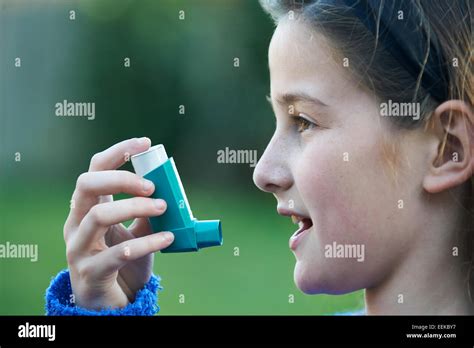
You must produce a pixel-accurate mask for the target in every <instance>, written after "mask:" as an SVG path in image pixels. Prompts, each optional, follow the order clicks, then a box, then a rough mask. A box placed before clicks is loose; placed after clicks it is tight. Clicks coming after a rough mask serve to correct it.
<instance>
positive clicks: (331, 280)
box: [293, 261, 361, 295]
mask: <svg viewBox="0 0 474 348" xmlns="http://www.w3.org/2000/svg"><path fill="white" fill-rule="evenodd" d="M323 268H324V267H321V266H319V267H318V266H317V265H305V264H304V263H303V262H301V261H299V262H297V263H296V265H295V270H294V274H293V277H294V281H295V285H296V286H297V287H298V289H300V290H301V291H302V292H303V293H305V294H307V295H317V294H327V295H342V294H347V293H350V292H353V291H357V290H360V289H361V287H359V286H356V284H352V281H351V279H350V277H341V276H338V275H337V274H336V273H335V270H334V269H332V270H328V271H327V272H324V271H323ZM315 270H317V271H315Z"/></svg>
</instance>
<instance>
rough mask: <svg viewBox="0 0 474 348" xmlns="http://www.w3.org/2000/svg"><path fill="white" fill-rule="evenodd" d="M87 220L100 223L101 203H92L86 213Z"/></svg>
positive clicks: (96, 223)
mask: <svg viewBox="0 0 474 348" xmlns="http://www.w3.org/2000/svg"><path fill="white" fill-rule="evenodd" d="M87 215H88V216H89V220H90V221H91V222H92V223H93V224H95V225H101V223H102V204H97V205H94V206H93V207H92V208H91V209H90V210H89V212H88V213H87Z"/></svg>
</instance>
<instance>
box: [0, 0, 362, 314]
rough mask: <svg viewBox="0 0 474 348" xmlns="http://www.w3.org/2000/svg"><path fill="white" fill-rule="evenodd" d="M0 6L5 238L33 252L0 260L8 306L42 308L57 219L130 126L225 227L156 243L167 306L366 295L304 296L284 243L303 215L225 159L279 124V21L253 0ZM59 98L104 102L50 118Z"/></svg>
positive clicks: (57, 250)
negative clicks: (294, 215) (210, 236)
mask: <svg viewBox="0 0 474 348" xmlns="http://www.w3.org/2000/svg"><path fill="white" fill-rule="evenodd" d="M0 4H1V6H0V45H1V49H0V69H1V70H0V72H1V78H0V80H1V85H0V97H1V100H0V112H1V115H0V117H1V118H0V164H1V167H0V170H1V171H0V174H1V177H0V243H6V242H7V241H9V242H10V243H16V244H37V245H38V249H39V260H38V261H37V262H36V263H33V262H30V261H29V260H28V259H0V314H3V315H17V314H38V315H41V314H43V313H44V310H43V307H44V291H45V289H46V287H47V286H48V284H49V282H50V280H51V277H52V276H54V275H55V274H56V273H57V272H58V271H59V270H61V269H62V268H65V267H66V266H67V264H66V260H65V247H64V242H63V239H62V228H63V224H64V221H65V219H66V216H67V214H68V210H69V200H70V197H71V194H72V191H73V190H74V186H75V181H76V178H77V176H78V175H79V174H80V173H82V172H84V171H86V170H87V167H88V162H89V159H90V157H91V156H92V155H93V154H94V153H96V152H98V151H101V150H103V149H105V148H107V147H109V146H110V145H112V144H114V143H116V142H118V141H121V140H123V139H126V138H130V137H135V136H148V137H150V138H151V139H152V141H153V143H163V144H165V145H166V149H167V152H168V154H170V155H172V156H173V157H174V158H175V161H176V164H177V167H178V169H179V171H180V175H181V178H182V181H183V184H184V186H185V188H186V191H187V195H188V199H189V201H190V204H191V207H192V209H193V213H194V215H195V216H196V217H198V218H202V219H206V218H219V219H221V220H222V223H223V234H224V245H223V246H222V247H219V248H209V249H204V250H201V251H200V252H198V253H187V254H157V255H156V258H155V272H156V273H157V274H159V275H160V276H161V277H162V285H163V286H164V291H163V292H161V294H160V301H159V304H160V306H161V312H160V313H161V314H162V315H174V314H226V315H227V314H251V315H253V314H270V315H271V314H275V315H282V314H331V313H335V312H342V311H348V310H354V309H358V308H361V307H362V305H363V299H362V294H361V293H360V292H358V293H353V294H349V295H344V296H326V295H318V296H308V295H304V294H303V293H301V292H300V291H299V290H298V289H297V288H296V287H295V285H294V283H293V267H294V257H293V255H292V253H291V252H290V250H289V248H288V238H289V236H290V235H291V234H292V232H293V230H294V229H295V227H294V225H293V224H292V223H291V221H289V219H287V218H283V217H280V216H279V215H277V213H276V201H275V199H274V198H273V197H272V196H271V195H268V194H264V193H261V192H260V191H258V190H257V188H256V187H255V186H254V185H253V182H252V171H253V168H251V167H250V166H249V165H248V164H219V163H217V160H216V159H217V151H218V150H221V149H225V147H229V148H231V149H250V150H257V152H258V157H260V155H261V154H262V153H263V150H264V149H265V145H266V144H267V142H268V141H269V139H270V137H271V135H272V132H273V127H274V119H273V115H272V112H271V110H270V107H269V106H268V104H267V102H266V101H265V95H266V94H267V93H268V91H269V76H268V69H267V47H268V43H269V41H270V38H271V35H272V31H273V23H272V22H271V20H270V19H269V18H268V17H267V16H266V15H265V14H264V13H263V11H262V10H261V8H260V7H259V5H258V2H257V1H256V0H193V1H183V0H181V1H178V0H168V1H161V0H160V1H158V0H155V1H152V0H135V1H134V0H84V1H60V0H48V1H45V0H35V1H33V0H31V1H18V0H0ZM71 10H73V11H75V20H70V11H71ZM180 11H184V16H185V18H184V20H181V19H180V18H179V15H180ZM181 14H182V13H181ZM17 57H19V58H21V67H15V65H14V63H15V58H17ZM126 57H128V58H130V62H131V65H130V67H125V66H124V59H125V58H126ZM235 58H238V59H239V66H238V67H235V66H234V62H235ZM64 99H66V100H68V101H71V102H95V104H96V117H95V120H87V118H86V117H56V116H55V107H54V106H55V104H56V103H57V102H62V101H63V100H64ZM180 105H184V106H185V114H184V115H183V114H180V113H179V106H180ZM18 153H19V154H20V155H21V160H20V161H15V156H16V155H17V154H18ZM125 168H126V169H129V170H131V165H130V164H129V163H127V164H126V165H125ZM236 247H237V248H239V256H235V255H234V251H235V248H236ZM181 294H183V295H184V298H185V302H184V303H180V301H179V296H180V295H181ZM291 296H294V302H293V303H292V301H290V298H291Z"/></svg>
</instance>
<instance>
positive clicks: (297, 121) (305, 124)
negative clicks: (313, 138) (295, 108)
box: [291, 114, 317, 133]
mask: <svg viewBox="0 0 474 348" xmlns="http://www.w3.org/2000/svg"><path fill="white" fill-rule="evenodd" d="M300 115H301V114H300ZM300 115H298V116H293V115H292V116H291V119H292V121H293V124H294V125H295V126H296V131H297V132H298V133H303V132H304V131H307V130H309V129H313V128H314V127H317V124H316V123H314V122H311V121H309V120H308V119H306V118H304V117H301V116H300Z"/></svg>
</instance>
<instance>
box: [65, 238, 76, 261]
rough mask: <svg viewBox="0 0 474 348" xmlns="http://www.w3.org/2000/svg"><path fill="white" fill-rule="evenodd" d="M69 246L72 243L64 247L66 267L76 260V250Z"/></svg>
mask: <svg viewBox="0 0 474 348" xmlns="http://www.w3.org/2000/svg"><path fill="white" fill-rule="evenodd" d="M71 244H72V243H68V245H67V246H66V260H67V263H68V265H73V264H74V263H75V262H76V258H77V250H76V248H75V247H74V246H72V245H71Z"/></svg>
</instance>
